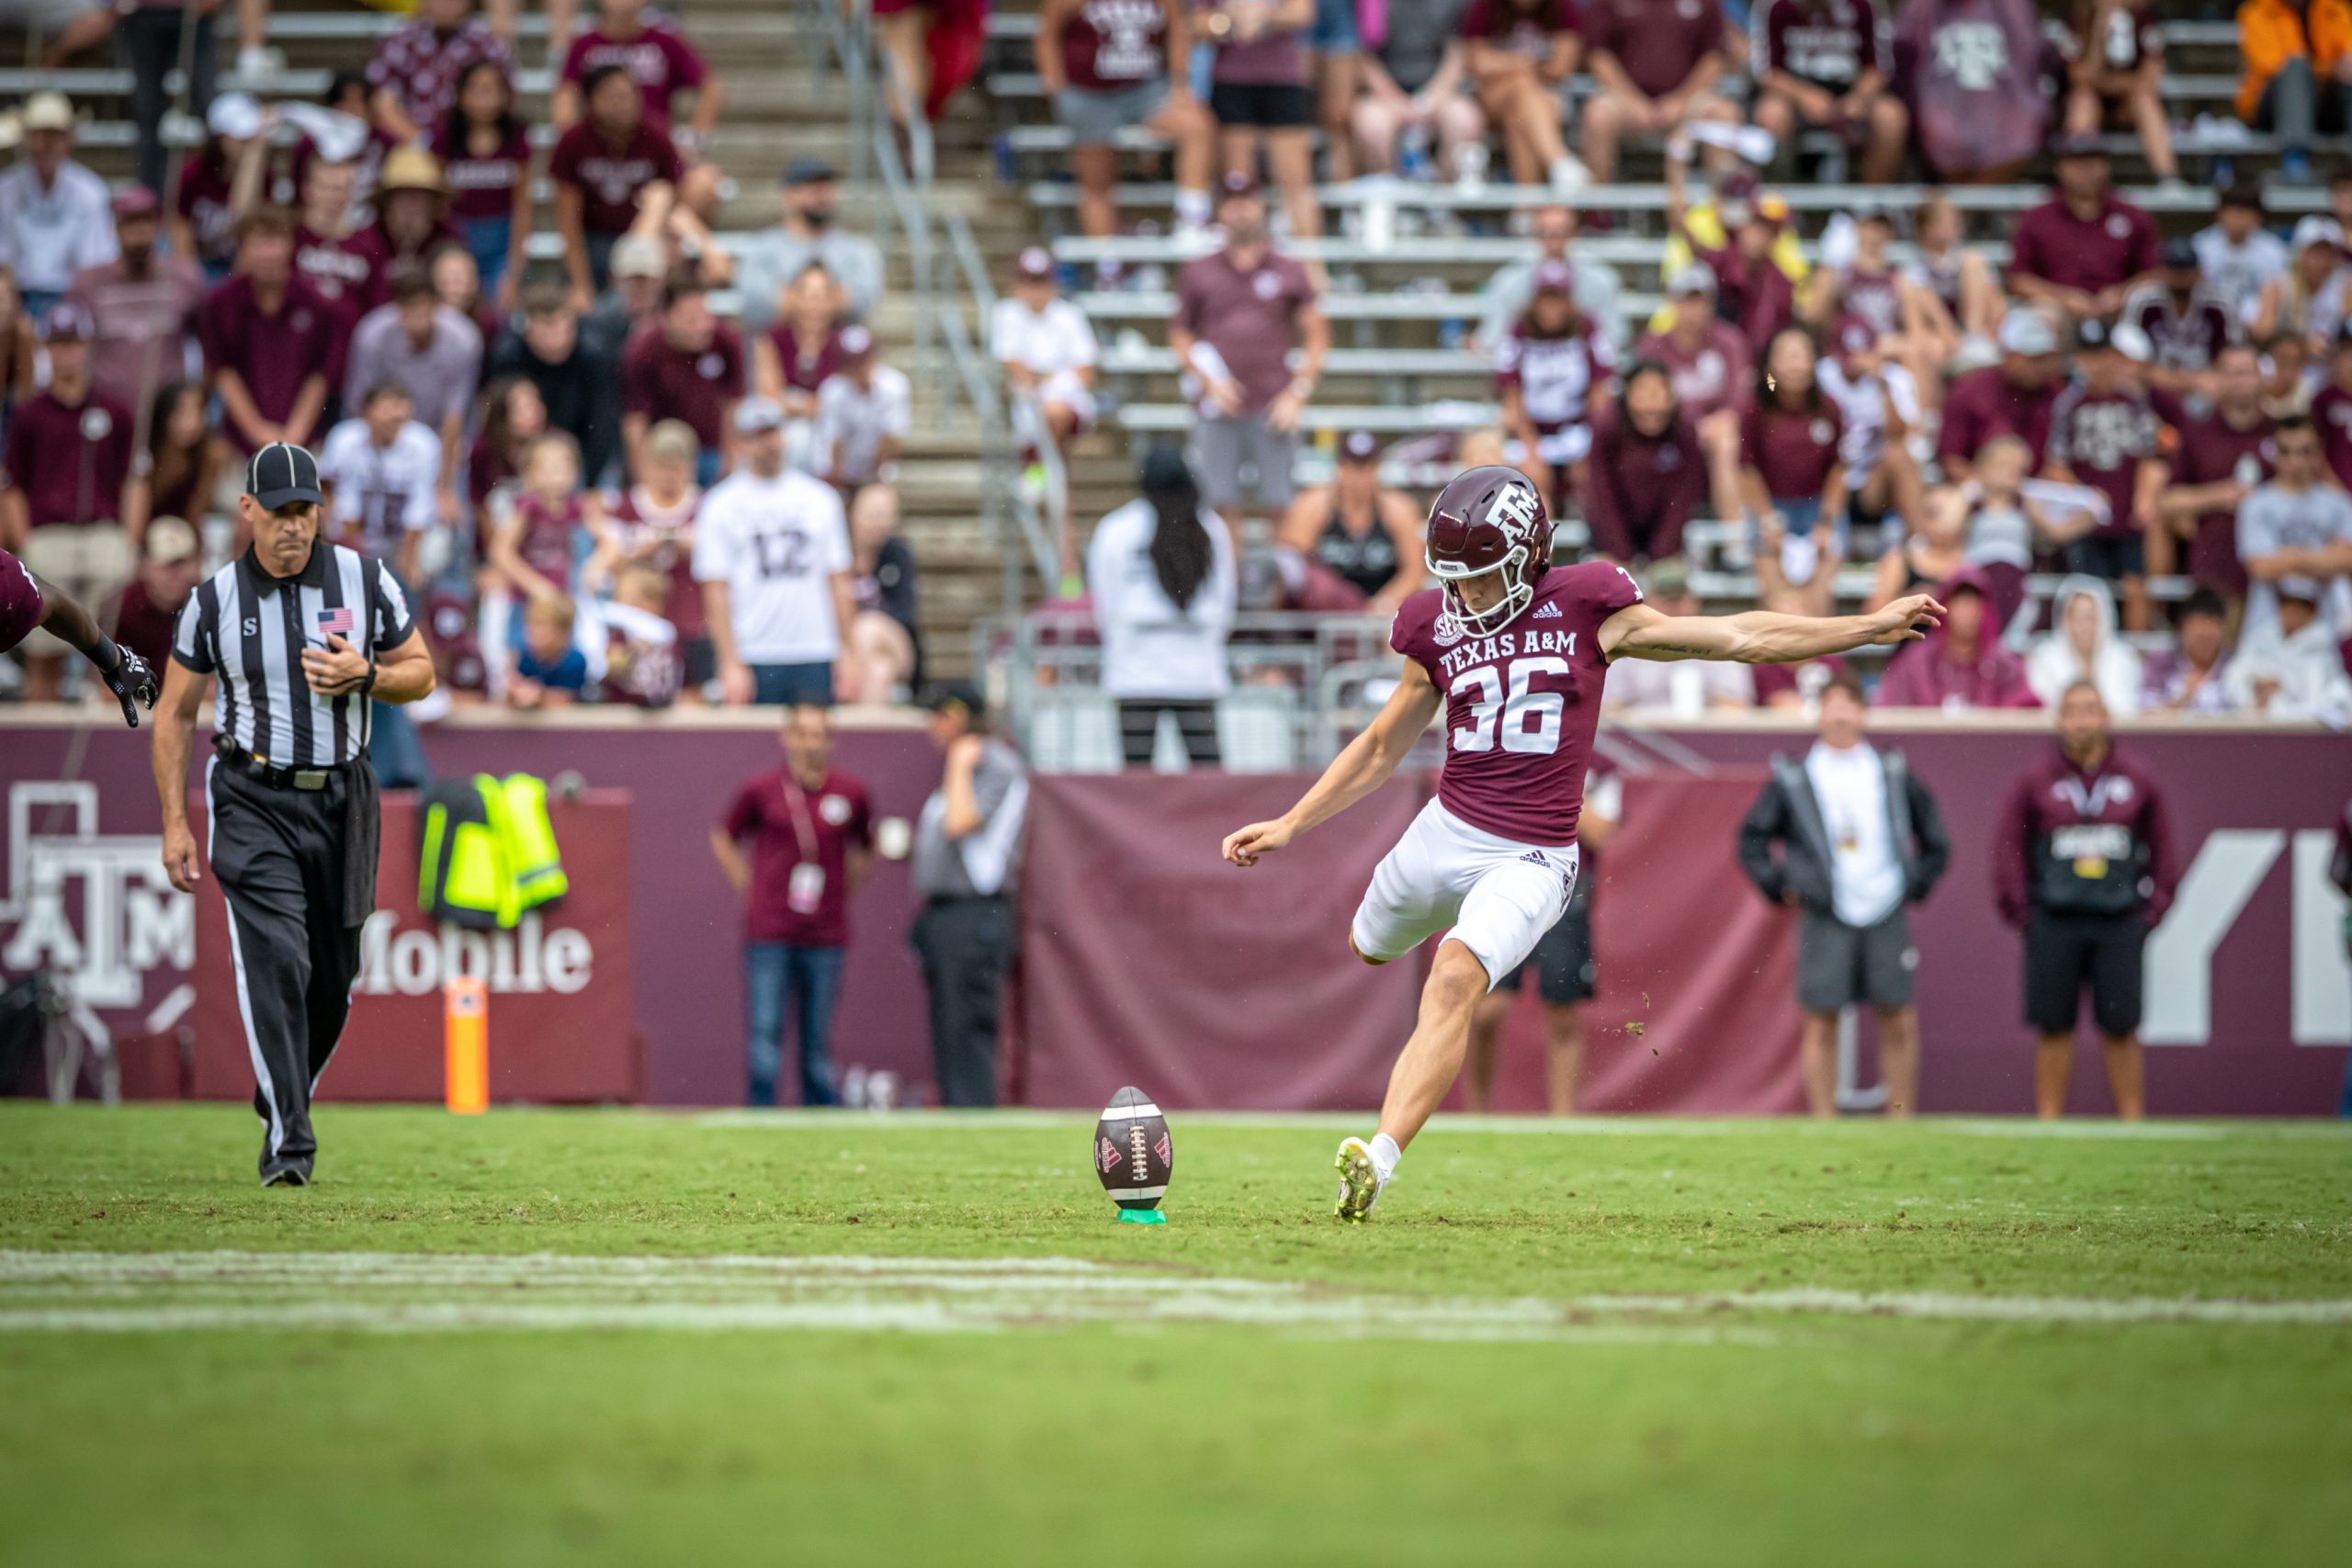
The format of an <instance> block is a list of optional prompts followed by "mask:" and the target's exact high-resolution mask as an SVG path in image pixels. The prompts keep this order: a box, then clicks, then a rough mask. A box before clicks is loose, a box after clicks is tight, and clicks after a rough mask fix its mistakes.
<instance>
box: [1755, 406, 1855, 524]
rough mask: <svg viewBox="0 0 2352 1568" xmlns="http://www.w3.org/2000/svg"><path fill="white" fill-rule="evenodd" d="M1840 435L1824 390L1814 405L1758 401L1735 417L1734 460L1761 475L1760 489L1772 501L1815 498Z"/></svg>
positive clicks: (1838, 418) (1834, 460) (1840, 419)
mask: <svg viewBox="0 0 2352 1568" xmlns="http://www.w3.org/2000/svg"><path fill="white" fill-rule="evenodd" d="M1845 436H1846V420H1845V416H1844V415H1842V414H1840V413H1839V412H1838V402H1837V400H1836V399H1834V398H1830V397H1828V396H1826V395H1825V396H1824V397H1823V398H1822V399H1821V406H1820V407H1819V408H1814V409H1792V408H1789V407H1786V406H1785V405H1783V404H1781V403H1780V402H1779V401H1777V400H1775V401H1770V402H1759V403H1758V404H1757V405H1756V406H1755V407H1754V408H1751V409H1749V410H1748V411H1747V415H1746V416H1745V417H1744V418H1742V419H1741V420H1740V422H1739V460H1740V462H1741V463H1742V464H1743V465H1744V466H1746V467H1747V468H1754V469H1755V470H1756V471H1757V472H1758V473H1759V474H1761V475H1762V476H1763V477H1764V493H1765V494H1767V495H1769V496H1770V497H1771V498H1772V499H1773V500H1774V501H1819V500H1820V499H1821V493H1822V490H1823V488H1824V487H1825V486H1826V485H1827V484H1828V482H1829V470H1830V469H1832V468H1836V467H1837V466H1838V443H1839V442H1840V441H1842V440H1844V439H1845Z"/></svg>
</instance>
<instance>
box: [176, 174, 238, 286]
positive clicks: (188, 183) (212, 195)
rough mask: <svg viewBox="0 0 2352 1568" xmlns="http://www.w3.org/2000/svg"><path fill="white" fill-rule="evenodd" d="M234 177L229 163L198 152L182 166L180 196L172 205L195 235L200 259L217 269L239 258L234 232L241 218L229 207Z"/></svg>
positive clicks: (197, 257)
mask: <svg viewBox="0 0 2352 1568" xmlns="http://www.w3.org/2000/svg"><path fill="white" fill-rule="evenodd" d="M231 180H232V170H231V169H230V167H229V164H228V163H227V161H226V160H224V159H219V158H213V157H209V156H207V155H206V153H205V152H204V150H203V149H201V148H198V150H197V151H195V152H191V153H189V154H188V155H187V160H186V161H185V162H184V163H182V164H180V190H179V195H178V196H177V197H175V198H174V199H173V202H172V208H173V210H174V211H175V212H176V213H177V214H178V215H179V218H180V220H181V221H182V222H185V223H186V224H187V226H188V228H189V229H190V230H192V231H194V232H195V235H196V259H197V260H198V261H200V262H207V263H209V264H211V265H215V266H220V265H226V264H227V263H228V262H229V261H230V260H231V259H232V258H233V257H234V256H235V255H236V254H237V242H236V237H235V235H234V234H232V232H231V231H232V230H233V229H235V228H236V226H237V215H236V213H234V212H233V211H232V210H231V209H230V207H229V186H230V183H231Z"/></svg>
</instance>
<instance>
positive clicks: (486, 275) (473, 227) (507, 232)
mask: <svg viewBox="0 0 2352 1568" xmlns="http://www.w3.org/2000/svg"><path fill="white" fill-rule="evenodd" d="M458 228H459V229H460V230H462V231H464V233H465V236H466V249H467V251H468V252H469V254H471V255H472V256H473V258H474V267H475V269H476V270H477V271H479V272H480V273H481V291H482V292H483V293H484V294H489V293H491V292H492V291H493V290H494V289H496V288H497V287H498V280H499V279H500V278H502V277H504V276H506V246H507V243H508V242H509V241H510V240H512V239H513V237H514V234H515V219H514V216H513V215H512V214H511V213H510V214H503V215H501V216H499V217H496V218H469V219H467V220H465V221H464V222H463V223H461V224H459V225H458Z"/></svg>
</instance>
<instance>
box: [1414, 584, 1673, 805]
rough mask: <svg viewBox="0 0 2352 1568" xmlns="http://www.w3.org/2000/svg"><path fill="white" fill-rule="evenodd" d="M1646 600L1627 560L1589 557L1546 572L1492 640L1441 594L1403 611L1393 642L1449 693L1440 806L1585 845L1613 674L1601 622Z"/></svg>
mask: <svg viewBox="0 0 2352 1568" xmlns="http://www.w3.org/2000/svg"><path fill="white" fill-rule="evenodd" d="M1641 596H1642V591H1641V590H1640V589H1639V588H1637V587H1635V586H1634V580H1633V579H1632V578H1631V577H1629V576H1627V575H1626V574H1625V571H1624V570H1623V568H1622V567H1617V566H1612V565H1611V564H1610V563H1609V562H1607V561H1587V562H1585V563H1584V564H1582V565H1581V566H1569V567H1555V568H1554V569H1553V570H1550V571H1548V572H1545V573H1544V581H1542V582H1540V583H1538V584H1536V588H1535V597H1534V599H1533V600H1532V602H1531V603H1530V604H1528V607H1527V608H1526V609H1524V610H1522V611H1521V612H1520V613H1519V616H1518V618H1517V619H1516V620H1514V621H1512V622H1511V623H1510V625H1509V626H1505V627H1504V628H1503V629H1502V630H1501V631H1499V632H1497V633H1495V634H1494V635H1493V636H1491V637H1469V636H1465V635H1464V632H1463V630H1462V628H1461V626H1459V625H1458V624H1457V623H1456V622H1455V621H1454V618H1453V616H1452V615H1447V614H1445V613H1444V607H1445V602H1444V598H1443V595H1442V593H1441V592H1439V591H1438V590H1436V589H1428V590H1424V591H1423V592H1419V593H1416V594H1414V595H1413V596H1412V597H1411V598H1409V599H1408V600H1406V601H1405V603H1404V604H1402V605H1400V606H1399V607H1398V608H1397V623H1396V626H1395V627H1394V629H1393V630H1392V631H1391V632H1390V633H1389V638H1388V640H1389V645H1390V646H1391V647H1393V648H1394V649H1396V650H1397V652H1399V653H1401V654H1403V655H1404V656H1405V657H1406V658H1408V659H1409V660H1413V662H1415V663H1416V664H1419V666H1420V667H1421V668H1422V669H1423V670H1426V671H1429V677H1430V681H1431V682H1434V683H1435V684H1436V686H1437V689H1438V690H1439V691H1441V692H1442V693H1444V694H1445V705H1446V714H1445V719H1446V722H1445V728H1446V749H1445V764H1444V766H1443V768H1442V769H1441V770H1440V772H1439V773H1438V782H1437V797H1438V800H1439V803H1440V804H1442V806H1444V807H1445V808H1446V809H1447V810H1448V811H1451V812H1452V813H1453V815H1454V816H1456V817H1458V818H1461V819H1462V820H1463V821H1464V822H1467V823H1468V824H1470V826H1472V827H1473V828H1477V829H1483V830H1484V831H1486V832H1489V833H1493V834H1496V835H1498V837H1501V838H1505V839H1512V840H1517V841H1519V842H1521V843H1524V844H1538V845H1544V846H1546V847H1560V848H1564V847H1566V846H1567V845H1569V844H1573V843H1575V842H1576V841H1577V816H1578V815H1579V814H1580V813H1581V812H1582V811H1583V809H1584V773H1585V765H1586V762H1587V761H1588V760H1589V758H1590V757H1591V755H1592V738H1593V734H1594V732H1595V731H1596V730H1597V729H1599V728H1600V687H1601V682H1602V681H1603V680H1604V679H1605V678H1606V677H1607V675H1608V673H1609V671H1608V664H1607V661H1606V660H1603V659H1602V658H1601V655H1600V626H1601V623H1602V622H1604V621H1606V620H1608V619H1609V617H1610V616H1611V615H1615V614H1616V613H1617V612H1618V611H1620V610H1622V609H1623V608H1625V606H1627V605H1628V604H1635V603H1637V602H1638V601H1639V600H1640V599H1641Z"/></svg>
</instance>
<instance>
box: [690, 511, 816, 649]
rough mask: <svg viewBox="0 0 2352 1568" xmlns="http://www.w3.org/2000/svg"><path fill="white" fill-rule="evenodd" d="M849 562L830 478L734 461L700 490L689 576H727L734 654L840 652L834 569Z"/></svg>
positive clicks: (713, 579)
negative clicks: (767, 471)
mask: <svg viewBox="0 0 2352 1568" xmlns="http://www.w3.org/2000/svg"><path fill="white" fill-rule="evenodd" d="M849 568H850V551H849V525H848V522H847V520H846V519H845V518H844V517H843V515H842V498H841V496H840V494H839V492H837V491H834V489H833V488H832V487H831V485H828V484H824V483H821V482H820V481H818V480H816V479H810V478H809V476H808V475H807V474H804V473H799V472H797V471H795V470H793V469H789V468H787V469H786V470H785V471H784V472H783V473H780V474H778V475H777V476H776V477H775V478H774V479H762V478H760V477H759V476H758V475H756V474H754V473H752V471H751V470H750V469H749V468H738V469H736V470H735V472H733V473H732V474H730V475H729V476H728V477H727V478H726V479H721V480H720V481H719V482H718V484H716V485H714V486H713V487H711V490H710V491H709V492H708V493H707V495H705V496H704V497H703V503H702V511H701V513H699V514H698V515H697V516H696V518H695V555H694V572H695V581H697V582H724V583H725V584H727V607H728V612H729V621H730V622H731V625H732V629H733V631H734V633H735V655H736V657H737V658H739V659H741V660H742V661H743V662H744V663H746V664H826V663H830V662H831V661H832V660H834V659H835V658H837V657H839V656H840V653H841V649H842V627H841V626H840V625H839V624H838V622H837V620H836V617H835V615H834V614H833V574H834V573H836V572H845V571H847V570H849Z"/></svg>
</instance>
